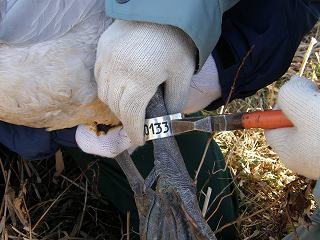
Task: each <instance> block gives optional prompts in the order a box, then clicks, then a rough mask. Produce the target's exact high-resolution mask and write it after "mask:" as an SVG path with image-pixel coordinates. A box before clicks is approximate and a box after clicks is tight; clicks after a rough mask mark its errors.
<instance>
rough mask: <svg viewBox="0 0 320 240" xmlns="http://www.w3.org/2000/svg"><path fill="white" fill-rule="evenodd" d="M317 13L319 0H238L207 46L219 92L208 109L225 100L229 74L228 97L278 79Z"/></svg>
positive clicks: (313, 23)
mask: <svg viewBox="0 0 320 240" xmlns="http://www.w3.org/2000/svg"><path fill="white" fill-rule="evenodd" d="M249 13H250V14H249ZM319 13H320V3H319V2H317V1H312V0H311V1H310V0H283V1H278V0H268V1H264V0H257V1H250V0H241V1H240V2H239V3H238V4H237V5H236V6H234V7H233V8H232V9H230V10H229V11H227V12H226V13H225V14H224V17H223V22H222V33H221V38H220V40H219V42H218V44H217V46H216V48H215V49H214V51H213V57H214V59H215V61H216V65H217V69H218V73H219V81H220V85H221V92H222V96H221V98H219V99H217V100H216V101H214V102H213V103H212V104H211V105H210V106H209V107H208V110H212V109H215V108H218V107H220V106H221V105H223V104H225V103H226V100H227V99H228V97H229V94H230V90H231V87H232V85H233V83H234V80H235V79H236V80H235V88H234V91H233V92H232V94H231V100H232V99H236V98H245V97H247V96H250V95H253V94H254V93H255V92H256V91H258V90H259V89H261V88H263V87H265V86H267V85H268V84H270V83H272V82H274V81H276V80H278V79H279V78H280V77H281V76H282V75H283V74H284V73H285V72H286V71H287V69H288V67H289V66H290V64H291V61H292V58H293V56H294V54H295V52H296V49H297V48H298V46H299V44H300V42H301V40H302V38H303V37H304V36H305V34H306V33H308V32H309V31H310V29H311V28H312V27H313V26H314V25H315V24H316V23H317V21H318V19H319ZM251 48H252V50H251V52H250V49H251ZM247 54H248V57H247V58H246V60H245V61H244V63H243V66H242V68H241V70H240V72H239V74H238V76H237V77H236V75H237V71H238V69H239V67H240V65H241V63H242V62H243V59H244V57H245V56H246V55H247Z"/></svg>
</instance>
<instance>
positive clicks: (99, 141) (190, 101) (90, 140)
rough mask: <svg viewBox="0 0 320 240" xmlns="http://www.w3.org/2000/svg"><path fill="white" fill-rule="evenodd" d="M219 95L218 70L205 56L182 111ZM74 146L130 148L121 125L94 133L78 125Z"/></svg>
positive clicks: (109, 152) (102, 151) (109, 153)
mask: <svg viewBox="0 0 320 240" xmlns="http://www.w3.org/2000/svg"><path fill="white" fill-rule="evenodd" d="M220 96H221V88H220V84H219V77H218V71H217V67H216V64H215V61H214V59H213V57H212V56H209V58H208V59H207V61H206V62H205V64H204V66H203V67H202V69H201V71H200V72H199V73H198V74H197V75H194V76H193V77H192V80H191V82H190V86H189V95H188V97H187V101H186V104H185V106H184V107H183V110H182V112H183V113H192V112H197V111H199V110H201V109H203V108H205V107H206V106H208V105H209V104H210V103H211V102H213V101H214V100H216V99H217V98H219V97H220ZM76 141H77V143H78V146H79V147H80V148H81V149H82V150H83V151H84V152H86V153H90V154H95V155H100V156H103V157H108V158H113V157H115V156H117V155H118V154H119V153H121V152H123V151H124V150H127V149H130V150H134V149H135V148H134V144H133V143H132V142H131V141H130V139H129V137H128V135H127V133H126V131H125V130H124V129H123V128H122V127H117V128H113V129H112V130H109V131H108V133H107V134H106V135H100V136H97V135H96V133H94V132H93V131H91V130H90V129H89V128H88V127H86V126H84V125H80V126H78V128H77V132H76Z"/></svg>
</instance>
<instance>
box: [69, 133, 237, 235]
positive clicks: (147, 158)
mask: <svg viewBox="0 0 320 240" xmlns="http://www.w3.org/2000/svg"><path fill="white" fill-rule="evenodd" d="M208 136H209V135H207V134H203V133H192V134H186V135H183V136H179V137H177V141H178V144H179V147H180V150H181V153H182V155H183V158H184V160H185V162H186V166H187V169H188V171H189V174H190V175H191V176H192V177H193V176H194V173H195V170H196V169H197V167H198V165H199V161H200V159H201V156H202V153H203V151H204V148H205V145H206V142H207V139H208ZM152 151H153V150H152V143H151V142H148V143H147V144H146V145H145V146H144V147H141V148H139V149H138V150H136V151H135V152H134V154H133V160H134V162H135V164H136V166H137V168H138V169H139V171H140V173H141V174H142V175H143V176H144V177H146V176H147V175H148V173H149V172H150V170H151V168H152V166H153V152H152ZM63 152H64V154H65V155H69V156H71V157H72V158H74V160H76V161H77V163H78V164H79V166H80V167H81V168H83V169H86V168H87V165H88V164H90V163H92V162H94V161H95V160H97V159H98V161H97V163H96V164H95V165H94V166H93V168H94V169H95V171H94V172H95V174H94V176H95V177H98V183H99V185H98V188H99V190H100V192H101V194H102V195H103V196H104V197H105V198H106V199H107V200H109V201H110V202H112V203H113V204H114V205H115V206H116V207H117V208H118V209H119V211H121V212H123V213H126V212H127V211H129V210H130V211H131V216H133V218H134V219H133V221H135V222H136V223H137V221H136V219H137V212H136V208H135V204H134V199H133V193H132V191H131V189H130V187H129V185H128V182H127V181H126V178H125V176H124V175H123V173H122V171H121V169H120V168H119V167H118V165H117V163H116V162H115V161H114V160H113V159H106V158H99V157H96V156H93V155H88V154H85V153H83V152H81V151H80V150H79V149H76V148H64V150H63ZM66 157H67V156H66ZM224 168H225V161H224V158H223V155H222V153H221V151H220V149H219V147H218V145H217V144H216V143H215V142H212V143H211V145H210V147H209V151H208V153H207V156H206V159H205V163H204V165H203V167H202V170H201V172H200V175H199V177H198V184H197V187H198V190H200V189H201V188H202V187H203V186H205V187H204V188H203V189H204V192H206V191H207V187H208V186H210V187H211V188H212V195H211V202H212V200H213V199H215V198H217V199H216V200H215V204H214V206H212V207H211V208H210V211H209V213H208V214H209V215H210V213H212V212H213V211H215V209H216V208H217V205H218V204H219V202H220V199H221V198H223V196H226V195H228V194H230V193H231V192H232V190H233V188H234V186H233V184H232V179H231V175H230V172H229V171H228V170H226V171H224V170H223V169H224ZM219 169H220V171H219ZM89 173H90V171H89ZM212 173H214V174H212ZM89 175H90V174H89ZM91 176H92V174H91ZM200 199H201V201H200V207H202V201H203V196H202V197H201V198H200ZM237 209H238V204H237V198H236V194H233V196H232V197H226V198H225V199H223V200H222V201H221V203H220V206H219V208H218V210H217V211H216V212H215V214H214V217H213V218H212V219H211V220H210V221H209V224H210V226H211V227H212V229H213V230H216V229H217V228H219V227H221V226H223V225H225V224H226V223H229V222H231V221H233V220H235V219H236V217H237ZM217 225H219V226H218V227H217ZM235 236H236V229H235V228H234V227H229V228H227V229H226V230H225V231H223V233H222V234H219V235H218V236H217V237H218V239H228V240H230V239H236V237H235Z"/></svg>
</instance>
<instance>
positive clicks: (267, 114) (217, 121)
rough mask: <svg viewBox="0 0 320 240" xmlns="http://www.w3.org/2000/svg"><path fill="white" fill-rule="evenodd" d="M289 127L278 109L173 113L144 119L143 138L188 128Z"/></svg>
mask: <svg viewBox="0 0 320 240" xmlns="http://www.w3.org/2000/svg"><path fill="white" fill-rule="evenodd" d="M286 127H293V124H292V122H291V121H290V120H289V119H288V118H287V117H286V116H285V115H284V114H283V112H282V111H281V110H268V111H257V112H251V113H235V114H220V115H214V116H201V117H184V115H183V114H181V113H177V114H172V115H167V116H162V117H156V118H151V119H146V121H145V125H144V136H145V140H146V141H148V140H153V139H160V138H165V137H170V136H175V135H179V134H183V133H187V132H192V131H201V132H208V133H212V132H221V131H230V130H239V129H249V128H263V129H275V128H286Z"/></svg>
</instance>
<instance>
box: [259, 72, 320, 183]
mask: <svg viewBox="0 0 320 240" xmlns="http://www.w3.org/2000/svg"><path fill="white" fill-rule="evenodd" d="M277 105H278V107H279V108H280V109H281V110H282V111H283V112H284V114H285V115H286V116H287V117H288V118H289V119H290V120H291V121H292V123H293V125H294V126H295V127H293V128H283V129H274V130H268V131H265V134H266V138H267V142H268V143H269V144H270V146H271V147H272V148H273V149H274V151H275V152H276V153H277V154H278V155H279V157H280V160H281V161H283V163H284V164H285V165H286V166H287V167H288V168H289V169H291V170H292V171H294V172H296V173H298V174H301V175H304V176H306V177H308V178H312V179H317V178H318V177H319V176H320V92H319V89H318V87H317V85H316V84H315V83H313V82H311V81H310V80H308V79H306V78H303V77H298V76H294V77H293V78H292V79H291V80H290V81H289V82H287V83H286V84H285V85H284V86H282V87H281V89H280V91H279V94H278V100H277Z"/></svg>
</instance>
